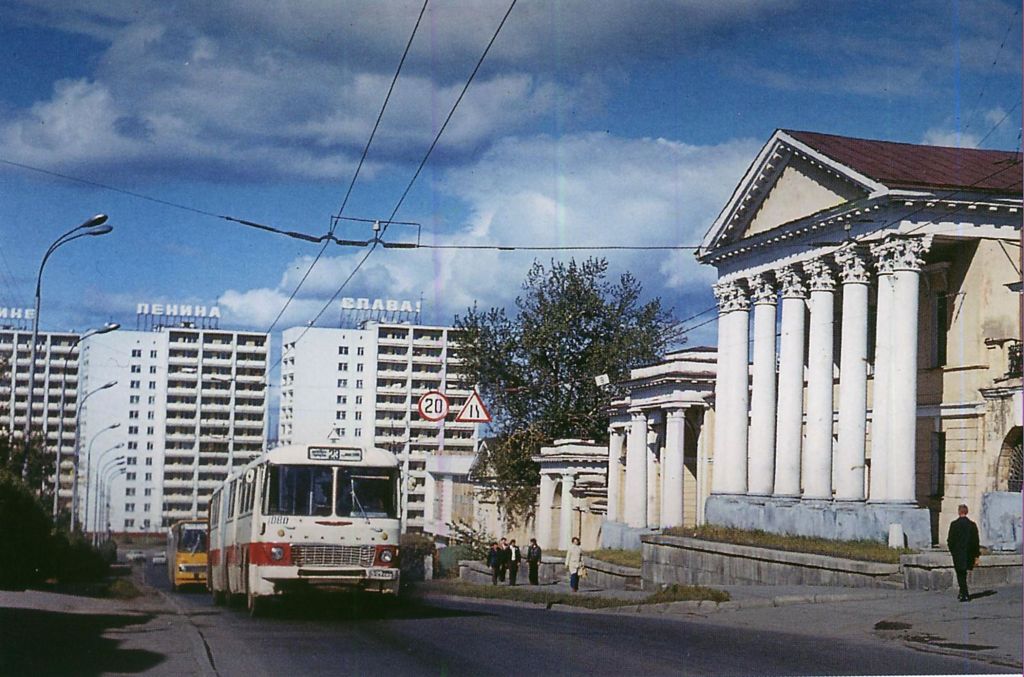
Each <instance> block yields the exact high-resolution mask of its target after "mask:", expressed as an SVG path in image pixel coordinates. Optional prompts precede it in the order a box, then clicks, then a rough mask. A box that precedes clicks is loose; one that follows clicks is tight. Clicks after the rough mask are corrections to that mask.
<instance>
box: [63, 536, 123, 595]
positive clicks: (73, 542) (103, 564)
mask: <svg viewBox="0 0 1024 677" xmlns="http://www.w3.org/2000/svg"><path fill="white" fill-rule="evenodd" d="M109 569H110V564H109V563H108V562H107V560H106V559H104V556H103V554H102V553H101V552H100V551H99V550H97V549H96V548H94V547H92V545H91V544H90V543H89V541H88V540H86V538H85V537H84V536H81V535H79V534H75V535H73V536H71V537H68V536H67V535H65V534H57V535H56V536H55V537H54V539H53V575H54V576H55V577H56V578H57V580H59V581H60V582H61V583H86V582H91V581H97V580H99V579H101V578H103V577H104V576H106V575H107V572H108V571H109Z"/></svg>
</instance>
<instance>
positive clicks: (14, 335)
mask: <svg viewBox="0 0 1024 677" xmlns="http://www.w3.org/2000/svg"><path fill="white" fill-rule="evenodd" d="M4 310H7V311H10V309H4ZM7 314H8V313H4V315H5V316H6V315H7ZM0 322H2V320H0ZM78 338H79V335H78V334H75V333H72V332H39V337H38V341H37V346H38V348H37V351H36V373H35V393H34V396H33V401H32V412H33V413H32V429H33V430H34V431H38V432H41V433H42V434H43V435H44V436H45V438H46V447H47V450H48V451H49V452H50V453H51V454H56V451H57V440H58V436H59V434H60V428H61V408H60V399H61V391H62V390H63V391H64V413H63V418H64V426H63V427H64V430H63V435H64V447H63V453H64V454H66V456H64V457H63V458H62V462H61V487H62V491H61V497H62V498H63V499H65V500H67V499H70V497H71V493H70V492H71V488H70V487H71V469H72V463H71V453H72V445H73V444H74V440H75V407H76V406H77V402H78V351H77V350H75V345H76V344H77V343H78ZM31 343H32V332H31V331H29V330H26V329H23V328H15V327H13V326H10V325H7V326H2V327H0V428H2V429H3V430H5V431H7V432H8V433H12V434H13V437H14V439H16V440H19V441H20V440H22V439H23V438H24V432H25V413H26V411H27V407H28V375H29V365H30V360H31V357H30V353H31V347H30V346H31Z"/></svg>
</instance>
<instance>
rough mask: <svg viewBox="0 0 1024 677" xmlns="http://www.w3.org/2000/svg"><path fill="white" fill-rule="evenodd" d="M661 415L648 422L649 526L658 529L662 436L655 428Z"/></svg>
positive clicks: (659, 520) (656, 415) (647, 493)
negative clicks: (659, 460)
mask: <svg viewBox="0 0 1024 677" xmlns="http://www.w3.org/2000/svg"><path fill="white" fill-rule="evenodd" d="M660 418H661V417H660V415H659V414H655V415H654V417H653V420H652V418H648V421H647V492H646V493H645V494H644V495H645V496H646V497H647V526H648V527H651V528H655V529H657V528H658V527H659V526H660V523H661V499H660V494H659V491H658V490H659V489H660V487H659V478H658V471H659V470H660V465H661V464H660V463H659V462H658V457H659V453H660V449H659V447H660V446H661V435H660V434H658V429H657V428H656V427H655V426H656V424H657V423H658V422H659V420H660Z"/></svg>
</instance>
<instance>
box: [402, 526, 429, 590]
mask: <svg viewBox="0 0 1024 677" xmlns="http://www.w3.org/2000/svg"><path fill="white" fill-rule="evenodd" d="M435 549H436V546H435V545H434V540H433V539H432V538H431V537H430V536H427V535H426V534H402V537H401V539H399V555H400V557H401V559H400V562H401V566H402V580H403V581H422V580H423V579H424V578H425V573H426V572H424V570H423V558H424V557H427V556H430V557H433V555H434V550H435ZM431 573H433V570H431Z"/></svg>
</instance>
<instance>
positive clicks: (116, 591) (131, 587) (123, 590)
mask: <svg viewBox="0 0 1024 677" xmlns="http://www.w3.org/2000/svg"><path fill="white" fill-rule="evenodd" d="M106 594H107V596H108V597H114V598H115V599H134V598H136V597H138V596H139V595H141V594H142V591H141V590H139V588H138V587H137V586H136V585H135V584H134V583H132V582H131V581H130V580H128V579H126V578H118V579H117V580H115V581H114V582H113V583H111V584H110V585H109V586H107V590H106Z"/></svg>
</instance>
